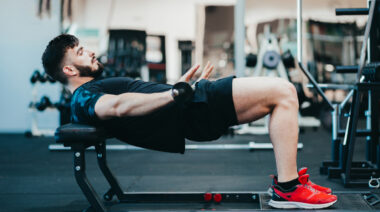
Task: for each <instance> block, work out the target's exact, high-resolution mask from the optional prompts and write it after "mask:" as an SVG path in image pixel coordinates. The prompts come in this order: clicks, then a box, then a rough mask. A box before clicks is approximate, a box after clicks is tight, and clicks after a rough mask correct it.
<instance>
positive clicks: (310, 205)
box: [268, 200, 337, 209]
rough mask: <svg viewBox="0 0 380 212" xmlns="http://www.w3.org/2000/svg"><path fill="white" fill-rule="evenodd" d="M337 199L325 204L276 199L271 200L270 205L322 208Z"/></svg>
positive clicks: (287, 207) (290, 207)
mask: <svg viewBox="0 0 380 212" xmlns="http://www.w3.org/2000/svg"><path fill="white" fill-rule="evenodd" d="M336 201H337V200H335V201H334V202H329V203H324V204H309V203H302V202H290V201H274V200H270V201H269V203H268V205H270V206H272V207H274V208H286V209H292V208H302V209H321V208H327V207H330V206H331V205H333V204H334V203H336Z"/></svg>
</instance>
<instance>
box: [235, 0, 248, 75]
mask: <svg viewBox="0 0 380 212" xmlns="http://www.w3.org/2000/svg"><path fill="white" fill-rule="evenodd" d="M244 13H245V0H237V1H236V5H235V14H234V17H235V20H234V28H235V44H234V45H235V46H234V54H235V55H234V57H235V73H236V76H237V77H243V76H244V75H245V52H244V43H245V24H244V17H245V15H244Z"/></svg>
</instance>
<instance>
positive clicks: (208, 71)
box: [178, 62, 214, 83]
mask: <svg viewBox="0 0 380 212" xmlns="http://www.w3.org/2000/svg"><path fill="white" fill-rule="evenodd" d="M199 68H200V65H199V64H195V65H194V66H193V67H191V68H190V69H189V70H188V71H187V72H186V73H185V74H184V75H183V76H182V77H181V78H180V79H179V80H178V82H187V83H188V82H190V80H191V78H193V76H194V74H195V72H197V71H198V69H199ZM213 69H214V65H211V63H210V62H207V64H206V66H205V67H204V68H203V70H202V74H201V76H200V77H199V78H198V80H197V82H198V81H200V80H201V79H208V78H209V77H210V75H211V72H212V70H213Z"/></svg>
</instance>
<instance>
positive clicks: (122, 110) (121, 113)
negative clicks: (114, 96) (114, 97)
mask: <svg viewBox="0 0 380 212" xmlns="http://www.w3.org/2000/svg"><path fill="white" fill-rule="evenodd" d="M113 110H114V114H115V116H116V117H118V118H121V117H125V116H129V115H130V114H131V112H132V107H130V106H129V105H125V104H118V105H115V107H114V108H113Z"/></svg>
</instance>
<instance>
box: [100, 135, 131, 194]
mask: <svg viewBox="0 0 380 212" xmlns="http://www.w3.org/2000/svg"><path fill="white" fill-rule="evenodd" d="M95 149H96V153H97V158H98V165H99V167H100V170H101V171H102V173H103V175H104V177H105V178H106V179H107V181H108V183H109V185H110V186H111V189H110V190H109V191H108V192H107V193H106V194H105V195H104V199H105V200H107V201H110V200H112V197H113V195H115V194H116V196H117V198H118V199H119V200H121V199H123V193H124V192H123V190H122V189H121V187H120V184H119V182H118V181H117V179H116V177H115V176H114V175H113V174H112V172H111V170H110V169H109V167H108V165H107V158H106V144H105V142H104V143H100V144H99V145H96V146H95Z"/></svg>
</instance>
